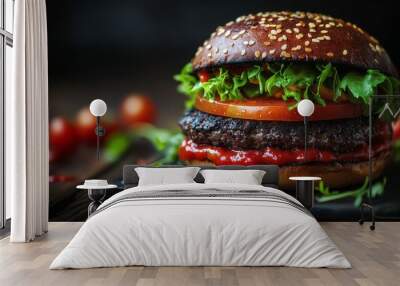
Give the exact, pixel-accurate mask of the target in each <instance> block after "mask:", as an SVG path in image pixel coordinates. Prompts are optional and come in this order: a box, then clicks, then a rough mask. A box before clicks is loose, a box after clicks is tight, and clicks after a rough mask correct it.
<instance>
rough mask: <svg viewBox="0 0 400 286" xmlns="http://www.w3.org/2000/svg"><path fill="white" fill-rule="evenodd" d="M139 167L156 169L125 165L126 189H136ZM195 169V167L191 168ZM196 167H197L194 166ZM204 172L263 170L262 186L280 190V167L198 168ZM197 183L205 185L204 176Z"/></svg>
mask: <svg viewBox="0 0 400 286" xmlns="http://www.w3.org/2000/svg"><path fill="white" fill-rule="evenodd" d="M137 167H146V168H154V167H151V166H140V165H125V166H124V168H123V171H122V174H123V175H122V178H123V184H124V189H127V188H132V187H136V186H137V185H138V182H139V176H138V175H137V173H136V171H135V168H137ZM181 167H187V166H182V165H165V166H161V167H158V168H181ZM191 167H193V166H191ZM194 167H196V166H194ZM197 167H199V168H201V169H202V170H209V169H221V170H248V169H252V170H254V169H255V170H263V171H265V172H266V173H265V175H264V178H263V180H262V185H263V186H266V187H274V188H278V182H279V167H278V166H277V165H253V166H217V167H213V166H197ZM194 180H195V181H196V182H197V183H204V178H203V176H202V175H201V174H200V173H199V174H197V176H196V178H195V179H194Z"/></svg>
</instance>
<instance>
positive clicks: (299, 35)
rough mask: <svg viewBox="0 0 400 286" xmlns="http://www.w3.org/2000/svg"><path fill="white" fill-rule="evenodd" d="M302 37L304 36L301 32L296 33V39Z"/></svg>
mask: <svg viewBox="0 0 400 286" xmlns="http://www.w3.org/2000/svg"><path fill="white" fill-rule="evenodd" d="M303 37H304V35H303V34H302V33H300V34H297V35H296V39H301V38H303Z"/></svg>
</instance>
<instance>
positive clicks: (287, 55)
mask: <svg viewBox="0 0 400 286" xmlns="http://www.w3.org/2000/svg"><path fill="white" fill-rule="evenodd" d="M290 56H291V55H290V53H288V52H286V51H282V52H281V57H285V58H290Z"/></svg>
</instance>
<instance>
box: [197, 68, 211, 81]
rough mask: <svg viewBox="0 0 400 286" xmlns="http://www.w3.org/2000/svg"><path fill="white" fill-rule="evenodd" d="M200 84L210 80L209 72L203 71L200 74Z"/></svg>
mask: <svg viewBox="0 0 400 286" xmlns="http://www.w3.org/2000/svg"><path fill="white" fill-rule="evenodd" d="M198 75H199V79H200V82H207V81H208V80H209V79H210V75H209V74H208V72H207V71H205V70H202V71H200V72H199V73H198Z"/></svg>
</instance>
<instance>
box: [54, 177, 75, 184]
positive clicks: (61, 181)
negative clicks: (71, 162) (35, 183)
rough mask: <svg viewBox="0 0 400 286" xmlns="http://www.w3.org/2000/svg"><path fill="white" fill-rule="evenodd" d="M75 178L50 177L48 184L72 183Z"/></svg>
mask: <svg viewBox="0 0 400 286" xmlns="http://www.w3.org/2000/svg"><path fill="white" fill-rule="evenodd" d="M75 180H76V178H75V177H74V176H65V175H50V176H49V183H65V182H73V181H75Z"/></svg>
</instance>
